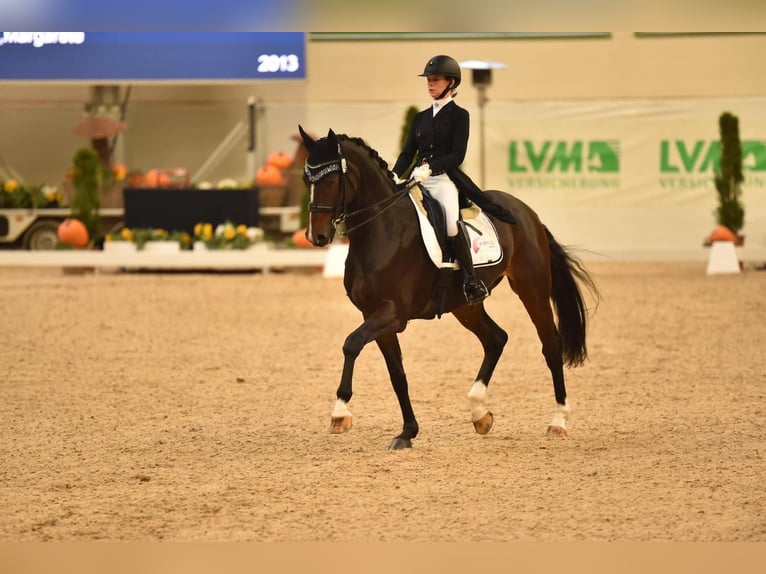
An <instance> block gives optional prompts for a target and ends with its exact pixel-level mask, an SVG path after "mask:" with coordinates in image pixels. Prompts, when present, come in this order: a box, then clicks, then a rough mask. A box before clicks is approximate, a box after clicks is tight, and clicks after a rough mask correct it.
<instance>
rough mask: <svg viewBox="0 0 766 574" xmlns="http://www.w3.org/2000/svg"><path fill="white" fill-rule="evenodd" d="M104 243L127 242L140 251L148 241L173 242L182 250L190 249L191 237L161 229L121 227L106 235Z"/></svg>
mask: <svg viewBox="0 0 766 574" xmlns="http://www.w3.org/2000/svg"><path fill="white" fill-rule="evenodd" d="M104 240H105V241H128V242H131V243H135V244H136V247H137V248H138V249H139V250H141V249H143V248H144V246H145V245H146V243H147V242H149V241H170V242H172V241H175V242H177V243H178V244H179V245H180V246H181V248H182V249H189V248H191V236H190V235H189V234H188V233H187V232H185V231H167V230H166V229H162V228H136V229H131V228H129V227H123V228H122V229H120V231H118V232H115V233H110V234H108V235H107V236H106V237H105V238H104Z"/></svg>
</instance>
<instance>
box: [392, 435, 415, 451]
mask: <svg viewBox="0 0 766 574" xmlns="http://www.w3.org/2000/svg"><path fill="white" fill-rule="evenodd" d="M403 448H412V441H411V440H410V439H408V438H400V437H396V438H395V439H394V440H393V441H391V446H389V447H388V450H402V449H403Z"/></svg>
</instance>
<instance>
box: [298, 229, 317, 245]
mask: <svg viewBox="0 0 766 574" xmlns="http://www.w3.org/2000/svg"><path fill="white" fill-rule="evenodd" d="M293 244H294V245H295V246H296V247H314V245H313V244H312V243H311V242H310V241H309V240H308V239H306V228H305V227H304V228H303V229H299V230H298V231H296V232H295V233H293Z"/></svg>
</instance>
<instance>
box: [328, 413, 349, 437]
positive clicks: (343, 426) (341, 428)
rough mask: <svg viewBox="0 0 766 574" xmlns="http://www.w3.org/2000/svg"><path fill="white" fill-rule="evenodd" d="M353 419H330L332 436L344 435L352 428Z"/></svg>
mask: <svg viewBox="0 0 766 574" xmlns="http://www.w3.org/2000/svg"><path fill="white" fill-rule="evenodd" d="M351 425H352V422H351V417H330V432H331V433H332V434H343V433H344V432H346V431H347V430H348V429H350V428H351Z"/></svg>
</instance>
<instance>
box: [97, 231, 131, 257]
mask: <svg viewBox="0 0 766 574" xmlns="http://www.w3.org/2000/svg"><path fill="white" fill-rule="evenodd" d="M133 238H134V237H133V230H132V229H130V227H123V228H122V229H120V230H119V231H118V232H115V233H109V234H107V235H106V237H104V251H116V252H120V253H135V252H136V251H137V250H138V248H137V246H136V243H135V242H134V241H133Z"/></svg>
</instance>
